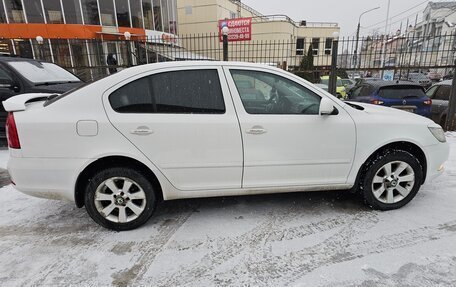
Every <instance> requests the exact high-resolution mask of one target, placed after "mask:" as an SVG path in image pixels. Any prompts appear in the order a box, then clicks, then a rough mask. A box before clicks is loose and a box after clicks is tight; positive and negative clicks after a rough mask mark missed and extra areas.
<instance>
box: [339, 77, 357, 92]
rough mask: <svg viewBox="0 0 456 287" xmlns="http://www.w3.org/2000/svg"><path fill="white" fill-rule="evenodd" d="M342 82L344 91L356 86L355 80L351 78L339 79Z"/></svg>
mask: <svg viewBox="0 0 456 287" xmlns="http://www.w3.org/2000/svg"><path fill="white" fill-rule="evenodd" d="M341 81H342V84H343V85H344V87H345V91H350V89H351V88H353V87H354V86H356V81H355V80H352V79H341Z"/></svg>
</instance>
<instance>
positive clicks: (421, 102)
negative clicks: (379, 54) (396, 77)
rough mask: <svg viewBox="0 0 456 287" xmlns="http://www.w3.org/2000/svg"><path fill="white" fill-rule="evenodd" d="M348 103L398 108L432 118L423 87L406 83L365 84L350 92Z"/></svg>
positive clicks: (377, 82)
mask: <svg viewBox="0 0 456 287" xmlns="http://www.w3.org/2000/svg"><path fill="white" fill-rule="evenodd" d="M348 101H353V102H363V103H370V104H375V105H382V106H386V107H392V108H397V109H400V110H404V111H407V112H412V113H416V114H419V115H422V116H425V117H430V114H431V105H432V101H431V99H430V98H429V97H428V96H426V93H425V91H424V88H423V87H422V86H420V85H419V84H415V83H411V82H406V81H375V82H364V83H363V84H361V85H359V86H356V87H354V88H353V89H352V90H350V93H349V95H348Z"/></svg>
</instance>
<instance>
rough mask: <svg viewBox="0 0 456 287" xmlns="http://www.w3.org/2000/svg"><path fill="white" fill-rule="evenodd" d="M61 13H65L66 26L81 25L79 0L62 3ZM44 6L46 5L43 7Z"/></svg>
mask: <svg viewBox="0 0 456 287" xmlns="http://www.w3.org/2000/svg"><path fill="white" fill-rule="evenodd" d="M62 4H63V11H64V13H65V22H66V23H67V24H82V14H81V8H80V6H79V0H65V1H62ZM44 6H46V4H45V5H44Z"/></svg>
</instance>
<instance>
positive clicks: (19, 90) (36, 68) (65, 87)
mask: <svg viewBox="0 0 456 287" xmlns="http://www.w3.org/2000/svg"><path fill="white" fill-rule="evenodd" d="M83 84H84V82H83V81H81V79H79V78H78V77H76V76H75V75H73V74H72V73H70V72H68V71H67V70H65V69H63V68H62V67H60V66H58V65H56V64H53V63H48V62H43V61H36V60H32V59H26V58H18V57H2V56H0V102H2V101H4V100H6V99H8V98H10V97H12V96H15V95H18V94H25V93H53V94H54V93H55V94H61V93H64V92H67V91H69V90H72V89H75V88H77V87H79V86H81V85H83ZM0 107H1V108H0V139H4V138H5V137H6V136H5V121H6V116H7V113H6V112H5V110H4V108H3V105H0Z"/></svg>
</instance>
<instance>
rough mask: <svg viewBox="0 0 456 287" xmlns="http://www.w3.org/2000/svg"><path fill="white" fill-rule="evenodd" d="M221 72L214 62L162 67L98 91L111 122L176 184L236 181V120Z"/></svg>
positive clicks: (214, 185)
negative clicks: (104, 90)
mask: <svg viewBox="0 0 456 287" xmlns="http://www.w3.org/2000/svg"><path fill="white" fill-rule="evenodd" d="M220 75H223V72H222V70H221V68H219V67H217V66H197V67H196V66H189V67H179V68H169V69H161V70H158V71H154V72H150V73H148V74H141V75H138V76H135V77H133V78H131V79H129V80H128V81H125V82H122V83H120V84H118V85H116V86H115V87H113V88H112V89H110V90H108V91H107V92H106V93H105V95H104V96H103V101H104V105H105V106H106V111H107V114H108V117H109V119H110V121H111V122H112V124H113V125H114V126H115V127H116V128H117V129H118V130H119V131H120V132H121V133H122V134H123V135H124V136H125V137H126V138H128V139H129V140H130V141H131V142H132V143H133V144H134V145H135V146H136V147H137V148H138V149H139V150H141V151H142V152H143V153H144V154H145V155H146V156H147V157H148V158H149V159H150V160H151V161H152V162H153V163H154V164H155V165H156V166H157V167H158V168H159V169H160V170H161V172H162V173H163V174H164V175H165V176H166V177H167V178H168V179H169V181H170V182H171V183H172V184H173V185H174V186H175V187H176V188H178V189H180V190H189V191H191V190H204V189H227V188H240V186H241V177H242V160H243V158H242V142H241V135H240V131H239V123H238V120H237V117H236V114H235V111H234V107H233V102H232V100H231V96H230V94H229V91H228V87H227V85H226V80H225V79H223V78H221V77H220ZM221 79H222V80H221Z"/></svg>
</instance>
